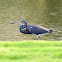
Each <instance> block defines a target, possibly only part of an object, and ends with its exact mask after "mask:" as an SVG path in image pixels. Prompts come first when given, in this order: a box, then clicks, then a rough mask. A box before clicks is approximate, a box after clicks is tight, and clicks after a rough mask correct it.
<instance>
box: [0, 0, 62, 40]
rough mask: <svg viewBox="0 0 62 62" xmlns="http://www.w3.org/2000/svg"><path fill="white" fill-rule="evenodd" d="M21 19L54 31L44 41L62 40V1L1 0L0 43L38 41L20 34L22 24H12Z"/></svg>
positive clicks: (44, 36) (43, 38)
mask: <svg viewBox="0 0 62 62" xmlns="http://www.w3.org/2000/svg"><path fill="white" fill-rule="evenodd" d="M21 19H25V20H26V21H27V23H28V24H34V25H40V26H44V27H46V28H48V29H52V30H53V33H52V34H46V35H43V36H41V38H42V40H59V41H60V40H62V0H0V41H21V40H37V38H36V37H35V36H34V35H32V34H30V35H27V34H22V33H20V31H19V25H20V24H21V23H18V24H13V25H12V24H10V23H12V22H17V21H20V20H21Z"/></svg>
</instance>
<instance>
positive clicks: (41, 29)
mask: <svg viewBox="0 0 62 62" xmlns="http://www.w3.org/2000/svg"><path fill="white" fill-rule="evenodd" d="M27 30H29V31H30V32H31V33H33V34H37V35H38V34H44V33H47V32H48V31H49V30H48V29H46V28H44V27H42V26H38V25H28V26H27Z"/></svg>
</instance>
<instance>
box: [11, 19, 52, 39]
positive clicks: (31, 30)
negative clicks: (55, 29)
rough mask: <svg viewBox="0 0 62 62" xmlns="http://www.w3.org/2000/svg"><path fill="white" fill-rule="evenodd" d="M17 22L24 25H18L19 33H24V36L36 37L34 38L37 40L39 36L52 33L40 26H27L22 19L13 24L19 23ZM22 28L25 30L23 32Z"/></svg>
mask: <svg viewBox="0 0 62 62" xmlns="http://www.w3.org/2000/svg"><path fill="white" fill-rule="evenodd" d="M19 22H23V23H24V25H20V26H19V30H20V32H21V33H24V34H34V35H36V37H37V38H38V39H39V38H40V37H39V36H40V35H42V34H45V33H52V30H49V29H47V28H44V27H42V26H38V25H28V26H27V22H26V21H25V20H24V19H23V20H20V21H18V22H14V23H19ZM14 23H11V24H14ZM23 28H25V30H23Z"/></svg>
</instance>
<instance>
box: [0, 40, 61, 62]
mask: <svg viewBox="0 0 62 62" xmlns="http://www.w3.org/2000/svg"><path fill="white" fill-rule="evenodd" d="M0 62H62V41H12V42H11V41H7V42H6V41H0Z"/></svg>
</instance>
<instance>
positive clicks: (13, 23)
mask: <svg viewBox="0 0 62 62" xmlns="http://www.w3.org/2000/svg"><path fill="white" fill-rule="evenodd" d="M20 22H22V21H18V22H14V23H11V24H15V23H20Z"/></svg>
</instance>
